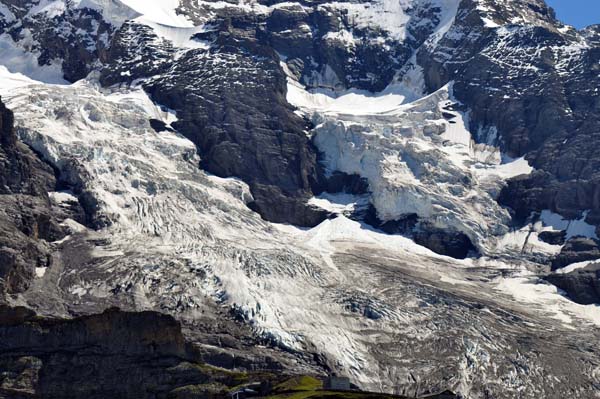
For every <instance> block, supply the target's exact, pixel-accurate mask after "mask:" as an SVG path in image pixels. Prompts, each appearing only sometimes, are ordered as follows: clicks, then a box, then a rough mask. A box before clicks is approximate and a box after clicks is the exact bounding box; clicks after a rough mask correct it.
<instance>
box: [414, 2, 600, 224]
mask: <svg viewBox="0 0 600 399" xmlns="http://www.w3.org/2000/svg"><path fill="white" fill-rule="evenodd" d="M484 3H485V4H487V3H490V4H491V3H493V2H491V1H487V2H486V1H475V0H469V1H463V2H461V6H460V10H459V12H458V14H457V18H456V21H455V23H454V25H453V26H452V28H450V30H449V32H448V33H447V34H446V35H445V36H444V37H443V38H442V39H441V40H440V41H439V43H438V44H437V46H435V47H428V46H426V47H425V48H424V49H422V50H421V51H420V52H419V54H418V59H419V62H420V63H421V65H423V67H424V69H425V77H426V82H427V85H428V87H429V88H430V89H435V88H437V87H440V85H443V84H444V83H445V82H447V81H449V80H453V81H455V85H454V94H455V96H456V98H457V99H458V100H460V101H461V102H463V103H464V104H466V105H468V106H469V108H470V109H471V115H470V117H471V130H472V131H473V132H477V134H476V137H475V138H476V140H478V141H480V142H484V143H490V144H497V145H500V146H501V148H503V150H504V151H506V153H507V154H509V155H510V156H513V157H519V156H523V155H525V156H526V158H527V159H528V160H529V162H530V164H531V165H532V166H533V167H534V168H535V169H536V172H535V173H533V174H531V175H529V176H527V177H521V178H518V179H515V180H513V181H511V182H510V183H509V184H508V186H507V188H506V189H505V191H504V192H503V193H502V194H501V195H500V202H501V203H504V204H506V205H508V206H510V207H511V208H513V209H514V210H515V212H516V214H517V216H520V217H526V216H527V215H528V214H529V213H530V212H531V211H540V210H543V209H551V210H553V211H555V212H557V213H560V214H562V215H564V216H565V217H567V218H569V219H573V218H575V217H577V216H579V215H580V214H581V212H583V211H586V210H591V212H590V213H589V216H588V219H589V220H590V221H593V222H594V224H596V223H597V219H598V214H599V212H600V208H599V205H600V203H598V193H599V192H600V191H598V190H599V189H600V186H599V181H600V180H599V179H600V175H599V174H598V171H599V170H600V168H599V165H600V164H599V162H600V159H599V158H598V154H597V153H596V152H595V151H594V150H593V148H595V147H596V146H597V144H598V140H600V136H599V135H598V134H597V132H598V131H600V115H599V113H598V109H599V108H598V107H599V104H600V95H599V93H598V91H597V90H596V89H595V88H596V87H598V85H600V75H599V74H598V62H599V60H600V58H599V57H600V49H599V48H598V44H597V43H598V42H597V27H590V28H588V29H587V30H585V31H582V32H578V31H576V30H574V29H573V28H570V27H564V26H562V25H561V23H560V22H558V21H556V19H555V16H554V12H553V10H552V9H551V8H549V7H548V6H547V5H546V4H545V3H544V2H543V1H539V0H526V1H520V2H515V4H513V5H510V6H507V7H494V6H490V7H487V8H486V7H485V5H484ZM486 10H487V11H486ZM516 20H520V21H524V22H525V23H524V24H523V25H520V24H517V25H510V22H509V21H516ZM465 60H469V61H468V62H463V61H465ZM506 77H508V79H506ZM498 110H502V112H498Z"/></svg>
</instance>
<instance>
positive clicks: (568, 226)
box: [540, 209, 598, 240]
mask: <svg viewBox="0 0 600 399" xmlns="http://www.w3.org/2000/svg"><path fill="white" fill-rule="evenodd" d="M589 212H590V211H589V210H588V211H585V212H583V216H582V217H581V219H575V220H567V219H565V218H563V217H562V216H561V215H559V214H557V213H554V212H552V211H550V210H549V209H545V210H543V211H542V213H541V215H540V219H541V220H542V222H544V224H545V225H546V226H550V227H552V228H554V229H555V230H565V231H566V233H567V237H566V238H567V240H568V239H570V238H572V237H576V236H582V237H586V238H593V239H596V240H597V239H598V235H597V234H596V226H593V225H591V224H588V223H586V221H585V219H586V218H587V215H588V213H589Z"/></svg>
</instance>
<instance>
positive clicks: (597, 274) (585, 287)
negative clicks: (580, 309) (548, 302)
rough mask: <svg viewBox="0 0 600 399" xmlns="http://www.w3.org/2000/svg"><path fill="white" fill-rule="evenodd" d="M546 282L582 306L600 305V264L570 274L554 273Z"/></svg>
mask: <svg viewBox="0 0 600 399" xmlns="http://www.w3.org/2000/svg"><path fill="white" fill-rule="evenodd" d="M546 280H548V281H549V282H551V283H552V284H554V285H556V286H557V287H558V288H560V289H561V290H563V291H565V292H566V294H567V295H568V296H569V298H571V299H572V300H573V301H575V302H577V303H580V304H582V305H590V304H598V303H600V264H598V263H596V264H593V263H592V264H590V265H589V266H586V267H584V268H582V269H577V270H574V271H572V272H570V273H553V274H551V275H549V276H547V277H546Z"/></svg>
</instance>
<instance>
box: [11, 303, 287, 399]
mask: <svg viewBox="0 0 600 399" xmlns="http://www.w3.org/2000/svg"><path fill="white" fill-rule="evenodd" d="M206 360H211V359H206V358H205V357H204V356H203V354H202V353H201V352H200V351H199V350H198V349H196V348H195V347H193V346H192V345H191V344H189V343H187V342H186V341H185V339H184V336H183V335H182V332H181V326H180V324H179V322H177V321H176V320H175V319H174V318H173V317H171V316H167V315H163V314H160V313H156V312H150V311H147V312H139V313H133V312H123V311H120V310H118V309H115V308H113V309H109V310H106V311H105V312H103V313H101V314H95V315H91V316H85V317H78V318H74V319H70V320H64V319H57V318H44V317H40V316H37V315H36V314H35V313H34V312H33V311H31V310H29V309H26V308H21V307H17V308H10V307H6V306H0V396H2V397H10V398H42V397H43V398H57V399H58V398H60V399H65V398H86V399H90V398H92V399H93V398H98V399H100V398H107V397H114V398H117V397H118V398H135V399H138V398H139V399H142V398H153V399H158V398H192V397H193V398H223V397H226V396H227V391H228V390H229V389H230V387H233V386H236V385H239V384H243V383H249V382H252V380H253V379H255V378H260V377H256V376H253V375H252V374H247V373H241V372H230V371H227V370H223V369H218V368H215V367H212V366H208V365H207V364H206V363H205V362H206ZM213 360H216V361H217V362H218V359H213ZM271 366H272V367H277V364H276V363H273V364H272V365H271ZM261 367H263V368H265V370H266V369H268V367H269V365H266V364H265V365H261ZM273 377H275V378H276V375H275V374H273V375H271V377H270V378H273ZM262 378H263V379H267V378H269V377H268V373H266V372H265V373H263V375H262ZM260 381H261V380H260V379H258V380H257V382H260ZM5 395H6V396H5Z"/></svg>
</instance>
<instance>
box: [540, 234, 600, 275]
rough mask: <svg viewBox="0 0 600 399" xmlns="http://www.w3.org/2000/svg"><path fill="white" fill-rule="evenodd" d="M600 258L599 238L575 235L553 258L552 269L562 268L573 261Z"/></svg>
mask: <svg viewBox="0 0 600 399" xmlns="http://www.w3.org/2000/svg"><path fill="white" fill-rule="evenodd" d="M595 259H600V247H599V243H598V241H597V240H593V239H590V238H584V237H575V238H572V239H570V240H569V241H567V243H566V244H565V245H564V246H563V247H562V249H561V251H560V253H559V254H558V255H557V256H556V257H555V258H554V259H553V260H552V270H556V269H560V268H561V267H565V266H567V265H569V264H571V263H578V262H585V261H588V260H595Z"/></svg>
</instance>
